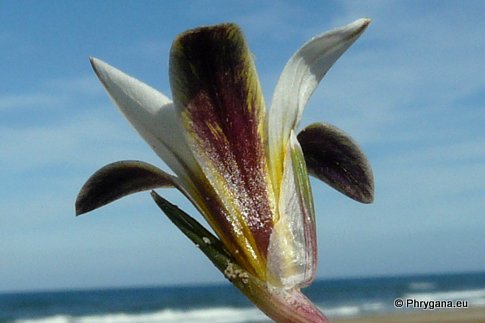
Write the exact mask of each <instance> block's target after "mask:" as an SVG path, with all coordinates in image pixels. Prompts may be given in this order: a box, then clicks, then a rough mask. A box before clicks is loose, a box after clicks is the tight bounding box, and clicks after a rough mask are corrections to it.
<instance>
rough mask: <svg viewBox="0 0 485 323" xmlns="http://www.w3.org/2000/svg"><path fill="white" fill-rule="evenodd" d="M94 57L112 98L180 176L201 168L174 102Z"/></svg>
mask: <svg viewBox="0 0 485 323" xmlns="http://www.w3.org/2000/svg"><path fill="white" fill-rule="evenodd" d="M90 60H91V64H92V66H93V68H94V71H95V72H96V75H97V76H98V78H99V79H100V80H101V83H103V85H104V87H105V88H106V90H107V92H108V93H109V95H110V97H111V99H112V100H113V101H114V102H115V104H116V105H117V106H118V108H119V109H120V110H121V112H122V113H123V114H124V115H125V117H126V118H127V119H128V120H129V121H130V123H131V124H132V125H133V127H134V128H135V129H136V130H137V131H138V133H139V134H140V135H141V136H142V137H143V139H145V141H146V142H147V143H148V144H149V145H150V146H151V147H152V148H153V150H154V151H155V152H156V153H157V155H158V156H159V157H160V158H161V159H162V160H163V161H165V163H167V165H168V166H169V167H170V168H171V169H172V170H173V171H174V172H175V173H176V174H177V175H178V176H179V177H182V178H185V179H187V177H189V174H188V173H187V172H188V171H197V170H198V166H197V165H196V163H195V160H194V158H193V156H192V152H191V150H190V149H189V147H188V146H187V143H186V141H185V138H184V135H183V133H182V132H181V129H182V127H181V125H180V121H179V119H178V116H177V113H176V111H175V109H174V107H173V103H172V101H171V100H170V99H169V98H167V97H166V96H165V95H163V94H162V93H160V92H159V91H157V90H155V89H153V88H152V87H150V86H148V85H146V84H144V83H142V82H140V81H138V80H137V79H135V78H133V77H131V76H129V75H127V74H125V73H123V72H121V71H120V70H118V69H116V68H114V67H112V66H110V65H108V64H107V63H105V62H103V61H101V60H99V59H96V58H91V59H90Z"/></svg>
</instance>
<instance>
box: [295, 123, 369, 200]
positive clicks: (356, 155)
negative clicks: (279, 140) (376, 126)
mask: <svg viewBox="0 0 485 323" xmlns="http://www.w3.org/2000/svg"><path fill="white" fill-rule="evenodd" d="M298 141H299V142H300V145H301V148H302V149H303V154H304V155H305V160H306V165H307V167H308V171H309V173H310V174H311V175H313V176H315V177H317V178H318V179H320V180H322V181H324V182H325V183H327V184H328V185H330V186H331V187H333V188H335V189H336V190H338V191H340V192H342V193H343V194H345V195H347V196H349V197H351V198H353V199H354V200H356V201H359V202H362V203H371V202H372V201H373V199H374V177H373V175H372V169H371V167H370V165H369V161H368V160H367V158H366V157H365V154H364V152H363V151H362V150H361V149H360V147H359V146H358V145H357V143H355V141H354V140H353V139H352V138H351V137H350V136H349V135H347V134H346V133H344V132H343V131H342V130H340V129H338V128H336V127H334V126H332V125H329V124H321V123H314V124H311V125H310V126H308V127H306V128H305V129H303V130H302V131H301V132H300V133H299V134H298Z"/></svg>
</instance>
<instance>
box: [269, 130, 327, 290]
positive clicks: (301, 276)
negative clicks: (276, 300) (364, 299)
mask: <svg viewBox="0 0 485 323" xmlns="http://www.w3.org/2000/svg"><path fill="white" fill-rule="evenodd" d="M279 199H280V200H279V218H278V220H277V221H276V222H275V224H274V229H273V233H272V234H271V239H270V246H269V250H268V277H270V278H272V279H277V281H276V283H275V284H277V285H278V286H283V287H284V288H286V289H287V288H293V287H295V286H296V287H304V286H308V285H309V284H310V283H311V282H312V280H313V278H314V275H315V272H316V267H317V241H316V232H315V230H316V228H315V212H314V207H313V197H312V192H311V187H310V182H309V179H308V174H307V169H306V165H305V159H304V157H303V152H302V150H301V148H300V145H299V143H298V141H297V140H296V136H295V134H294V133H293V132H291V134H290V142H289V147H288V150H287V153H286V157H285V168H284V174H283V181H282V185H281V192H280V194H279Z"/></svg>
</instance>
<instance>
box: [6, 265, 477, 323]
mask: <svg viewBox="0 0 485 323" xmlns="http://www.w3.org/2000/svg"><path fill="white" fill-rule="evenodd" d="M303 291H304V293H305V294H306V295H308V297H309V298H310V299H312V301H313V302H314V303H315V304H316V305H317V306H319V307H320V308H321V309H322V311H323V312H324V313H325V315H327V316H328V317H330V318H341V317H353V316H361V315H375V314H387V313H394V312H403V311H408V310H410V309H405V308H397V307H395V305H394V301H395V300H396V299H402V300H408V299H412V300H417V301H452V302H456V301H464V302H466V303H465V304H466V306H467V307H479V306H484V307H485V272H469V273H446V274H444V273H440V274H420V275H401V276H383V277H365V278H341V279H320V280H316V281H315V282H314V283H313V284H312V285H311V286H310V287H308V288H305V289H304V290H303ZM454 304H455V303H454ZM411 310H413V309H411ZM414 310H423V309H416V308H414ZM428 310H429V309H428ZM0 322H1V323H3V322H9V323H10V322H15V323H27V322H32V323H40V322H45V323H47V322H52V323H107V322H110V323H124V322H133V323H137V322H139V323H145V322H146V323H149V322H167V323H172V322H173V323H175V322H177V323H180V322H182V323H196V322H197V323H204V322H207V323H209V322H210V323H226V322H227V323H229V322H234V323H236V322H237V323H253V322H271V321H270V320H269V319H268V318H267V317H266V316H265V315H264V314H262V313H261V312H260V311H259V310H258V309H257V308H256V307H255V306H253V305H252V304H251V303H250V302H249V301H248V300H247V299H246V298H245V297H244V296H243V295H242V294H241V293H240V292H239V291H238V290H237V289H236V288H234V287H233V286H232V285H231V284H229V283H227V284H214V285H183V286H161V287H159V286H154V287H123V288H102V289H79V290H57V291H31V292H6V293H0Z"/></svg>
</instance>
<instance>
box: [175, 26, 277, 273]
mask: <svg viewBox="0 0 485 323" xmlns="http://www.w3.org/2000/svg"><path fill="white" fill-rule="evenodd" d="M170 84H171V87H172V93H173V96H174V103H175V106H176V108H177V109H178V110H179V113H180V118H181V120H182V123H183V126H184V130H185V134H186V138H187V142H188V143H189V145H190V148H191V149H192V151H193V152H194V157H195V158H196V160H197V162H198V164H199V165H200V167H201V168H202V170H203V172H204V174H205V176H206V178H207V180H208V181H209V183H210V185H211V186H212V187H213V189H214V191H215V192H216V195H217V196H218V197H219V198H220V200H221V202H222V204H223V206H224V208H225V209H226V211H227V213H226V214H221V215H220V216H219V218H218V221H216V223H215V225H219V224H218V223H223V222H226V223H227V224H228V226H229V227H230V232H224V233H223V234H224V235H229V236H233V237H235V240H236V241H237V242H238V244H239V246H240V247H241V250H240V251H241V252H242V253H244V254H245V257H247V258H248V259H250V261H251V266H252V269H250V270H253V271H254V273H257V275H258V276H259V277H264V275H265V272H266V271H265V258H266V251H267V247H268V243H269V235H270V233H271V229H272V217H273V214H274V201H273V199H272V197H273V193H272V191H271V183H270V178H269V173H268V169H267V162H266V152H265V148H264V142H265V138H264V136H265V129H264V126H265V123H264V117H265V111H264V102H263V98H262V94H261V90H260V86H259V80H258V77H257V74H256V71H255V69H254V65H253V61H252V58H251V54H250V52H249V50H248V48H247V46H246V42H245V40H244V38H243V36H242V33H241V31H240V30H239V28H238V27H237V26H235V25H233V24H223V25H216V26H212V27H205V28H198V29H194V30H191V31H188V32H186V33H184V34H182V35H180V36H179V37H178V38H177V39H176V40H175V41H174V43H173V45H172V50H171V53H170ZM213 224H214V223H213ZM216 231H217V230H216ZM221 238H222V239H223V240H224V237H221ZM234 257H235V258H236V259H237V258H238V257H240V256H238V255H234Z"/></svg>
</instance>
